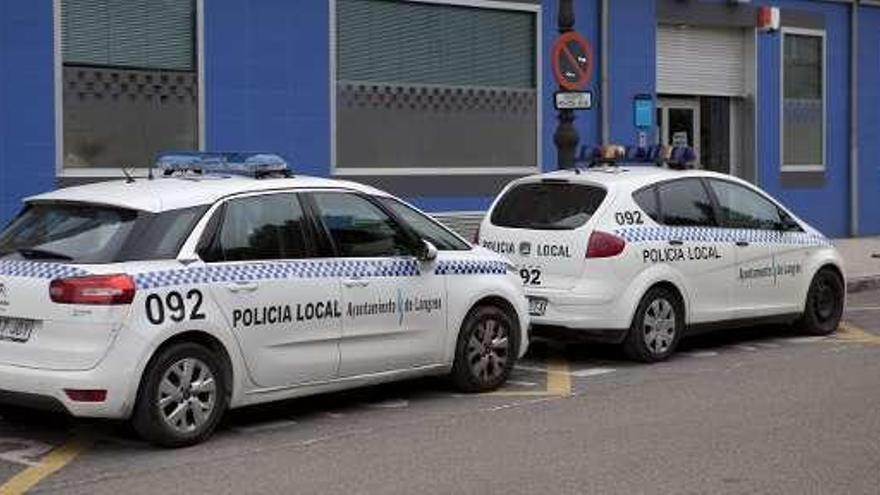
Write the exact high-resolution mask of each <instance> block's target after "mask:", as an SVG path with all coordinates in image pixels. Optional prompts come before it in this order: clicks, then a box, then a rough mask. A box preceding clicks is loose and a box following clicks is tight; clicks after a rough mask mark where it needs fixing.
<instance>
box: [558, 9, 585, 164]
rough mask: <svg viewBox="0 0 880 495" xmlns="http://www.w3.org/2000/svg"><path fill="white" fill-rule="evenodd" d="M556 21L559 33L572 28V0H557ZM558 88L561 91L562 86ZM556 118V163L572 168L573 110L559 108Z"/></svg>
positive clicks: (574, 143) (574, 142)
mask: <svg viewBox="0 0 880 495" xmlns="http://www.w3.org/2000/svg"><path fill="white" fill-rule="evenodd" d="M557 22H558V24H559V34H564V33H567V32H569V31H573V30H574V0H559V16H558V18H557ZM559 89H560V91H562V90H563V89H564V88H562V87H560V88H559ZM557 118H558V119H559V124H558V125H557V126H556V132H555V133H554V134H553V142H554V143H556V165H557V166H558V167H559V168H560V169H567V168H573V167H574V160H575V151H576V150H577V145H578V141H579V140H580V136H578V132H577V129H575V127H574V110H560V111H559V115H558V117H557Z"/></svg>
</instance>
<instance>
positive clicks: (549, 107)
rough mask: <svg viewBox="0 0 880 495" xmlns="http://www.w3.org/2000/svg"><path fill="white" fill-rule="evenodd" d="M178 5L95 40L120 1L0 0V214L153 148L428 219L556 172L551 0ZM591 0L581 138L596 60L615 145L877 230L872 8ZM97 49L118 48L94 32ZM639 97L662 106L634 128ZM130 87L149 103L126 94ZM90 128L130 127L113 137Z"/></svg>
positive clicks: (879, 127) (593, 135)
mask: <svg viewBox="0 0 880 495" xmlns="http://www.w3.org/2000/svg"><path fill="white" fill-rule="evenodd" d="M176 2H178V0H166V1H164V2H147V1H146V0H143V1H142V0H135V1H133V2H130V5H135V4H137V5H139V6H140V7H139V8H142V9H147V10H142V11H137V12H134V11H133V13H128V14H127V15H129V14H130V16H131V17H132V19H144V18H146V19H147V20H149V19H151V18H150V17H149V16H150V15H155V16H157V17H156V18H155V19H156V22H155V23H154V24H155V26H158V27H155V28H151V27H150V25H151V23H150V22H141V23H135V21H131V22H132V24H131V26H133V27H132V28H130V29H129V28H126V26H125V25H123V26H121V27H122V28H126V29H121V28H120V26H116V27H114V26H110V27H109V28H107V32H108V33H117V34H114V35H113V36H118V35H119V34H118V33H119V32H121V31H122V32H126V31H127V32H131V29H135V28H137V29H140V28H141V27H142V26H141V24H146V27H145V28H143V29H148V30H149V31H148V32H145V33H144V34H142V35H138V36H134V37H135V38H138V39H140V38H143V40H144V41H142V43H141V44H140V45H137V46H135V44H136V43H137V42H138V40H137V39H136V40H135V41H131V40H130V39H128V38H125V39H121V40H120V41H118V42H115V41H114V40H111V42H110V43H105V41H106V39H103V38H102V39H100V40H97V41H96V40H93V39H91V38H89V36H92V35H94V33H96V32H97V31H100V29H104V28H106V27H107V26H108V23H112V22H116V21H113V19H117V18H119V17H120V16H115V17H114V16H110V17H109V18H108V19H110V20H106V19H105V20H104V21H101V22H103V24H101V25H100V26H97V25H91V24H88V23H89V22H93V21H92V19H95V18H97V17H100V16H97V17H96V15H95V12H99V13H100V12H104V11H105V10H107V9H113V8H120V7H119V6H118V5H116V6H114V4H118V3H119V2H113V1H111V0H4V1H2V2H0V220H2V221H6V220H8V219H9V218H10V217H11V216H12V215H14V214H15V212H16V211H17V210H18V208H19V207H20V201H21V199H22V198H23V197H26V196H28V195H29V194H33V193H36V192H40V191H44V190H47V189H50V188H53V187H63V186H65V185H69V184H75V183H79V182H82V181H91V180H99V179H104V178H108V177H118V176H119V175H120V173H121V172H120V171H119V169H118V166H122V165H128V166H131V167H133V168H137V169H142V168H143V167H144V166H145V164H144V163H143V161H144V160H145V159H143V158H141V157H144V156H150V155H151V154H152V153H155V152H157V151H159V149H156V148H159V147H176V148H180V147H201V148H202V149H207V150H270V151H277V152H281V153H283V154H285V155H286V156H287V157H288V158H289V159H290V161H291V162H292V163H293V164H294V167H295V168H296V169H297V171H298V172H299V173H303V174H309V175H319V176H336V177H344V178H348V179H352V180H357V181H363V182H368V183H372V184H375V185H377V186H379V187H382V188H384V189H387V190H390V191H391V192H393V193H396V194H399V195H401V196H403V197H405V198H408V199H409V200H411V201H412V202H414V203H415V204H417V205H418V206H420V207H422V208H424V209H426V210H428V211H432V212H437V213H443V214H461V213H469V212H470V213H473V212H479V211H482V210H485V209H486V208H487V207H488V205H489V204H490V202H491V200H492V198H493V197H494V195H495V194H496V193H497V192H498V190H499V189H500V187H501V186H502V185H503V184H504V183H506V181H508V180H510V179H513V178H515V177H518V176H521V175H524V174H526V173H530V172H533V171H536V170H552V169H555V168H556V149H555V145H554V141H553V133H554V131H555V128H556V111H555V109H554V107H553V93H554V91H556V89H557V87H556V83H555V81H554V75H553V72H552V69H551V63H550V51H551V47H552V44H553V42H554V40H555V39H556V37H557V36H558V32H557V17H558V10H557V9H558V0H545V1H534V2H530V1H523V0H520V1H510V0H504V1H494V0H455V1H452V0H449V1H444V0H436V1H435V0H431V1H428V2H421V1H419V2H408V1H390V0H309V1H296V2H293V1H289V0H180V1H179V2H178V3H180V4H183V5H188V4H191V5H192V8H191V9H190V8H188V7H187V8H184V9H183V10H180V11H179V13H180V15H181V17H180V19H181V22H180V23H179V25H181V26H190V25H191V31H190V32H189V33H188V34H186V36H189V38H186V37H185V36H184V38H179V37H178V35H177V34H176V31H175V29H177V28H176V27H175V26H176V25H175V24H173V23H171V22H170V21H169V22H164V21H163V19H164V17H163V16H161V15H160V14H161V13H159V14H157V13H155V12H153V13H150V12H148V10H149V9H154V8H155V7H154V5H165V6H166V7H164V8H171V7H168V6H169V5H172V4H176ZM602 3H603V2H601V0H575V1H574V4H575V17H576V24H575V29H576V30H577V31H579V32H581V33H582V34H583V35H584V37H585V38H586V39H587V40H589V41H590V43H591V45H592V49H593V54H594V57H593V66H594V68H595V70H594V71H593V77H592V79H591V81H590V82H589V86H588V88H587V89H589V90H591V91H592V92H593V95H594V105H593V108H592V109H590V110H583V111H578V112H577V119H576V121H575V125H576V128H577V131H578V133H579V136H580V140H581V143H582V144H597V143H599V142H600V141H601V139H602V134H603V129H602V125H603V119H602V111H603V109H602V107H601V102H602V101H603V98H602V90H603V85H602V78H603V76H604V78H605V79H606V84H605V86H604V88H605V90H606V94H605V95H604V96H605V98H604V101H607V108H606V109H605V111H606V112H607V123H608V128H607V129H606V132H607V134H608V136H609V138H610V140H611V141H612V142H616V143H621V144H634V143H637V142H640V141H641V142H662V143H677V142H683V141H687V142H688V143H689V144H693V145H696V146H697V147H700V145H702V150H701V157H702V160H703V161H704V165H705V166H706V167H707V168H717V169H719V170H721V171H724V172H729V173H733V174H736V175H740V176H743V177H744V178H747V179H748V180H751V181H753V182H755V183H757V184H758V185H759V186H760V187H762V188H764V189H765V190H767V191H768V192H769V193H771V194H772V195H774V196H776V197H778V198H780V199H781V200H782V201H783V202H784V203H786V204H787V205H789V206H790V207H791V208H792V209H793V210H795V211H796V212H797V213H798V214H799V215H800V216H802V217H803V218H804V219H806V220H807V221H809V222H811V223H813V224H814V225H816V226H818V227H819V228H821V229H822V230H823V231H824V232H825V233H827V234H828V235H830V236H835V237H844V236H848V235H852V234H856V235H880V214H878V213H877V212H878V211H880V162H878V160H877V157H878V156H880V139H878V137H880V57H878V55H877V54H878V53H880V3H878V2H873V1H866V0H862V1H861V2H848V1H824V0H772V1H771V0H766V1H765V0H754V1H752V2H748V1H745V2H720V1H714V2H713V1H708V0H707V1H698V0H690V1H677V0H676V1H672V0H669V1H666V0H613V1H609V2H607V4H608V5H609V7H608V9H609V10H608V12H605V13H604V14H605V15H603V12H602ZM761 7H775V8H777V9H778V10H776V11H775V12H776V13H778V14H779V16H780V18H781V21H780V24H779V26H778V29H775V28H772V27H773V26H771V29H759V28H758V26H757V19H758V17H759V15H758V14H759V11H760V10H761ZM395 9H397V10H395ZM431 9H433V10H431ZM80 10H81V11H82V12H84V13H82V12H80ZM854 11H855V12H854ZM145 12H146V13H145ZM80 14H82V15H80ZM86 14H87V15H86ZM187 16H188V17H187ZM167 17H169V18H172V17H174V16H173V15H169V16H167ZM603 17H604V18H607V38H608V43H607V46H604V47H603V46H602V45H601V39H602V22H603V21H602V19H603ZM187 19H189V20H191V21H192V22H191V24H188V22H189V21H187ZM854 21H855V24H857V26H856V28H857V30H856V33H855V34H856V36H854V32H853V27H854ZM95 22H97V21H95ZM96 26H97V27H96ZM411 26H415V27H414V28H413V29H412V31H413V32H411V33H410V32H409V31H408V30H409V27H411ZM499 33H500V34H499ZM108 36H110V35H108ZM444 37H446V38H444ZM471 37H472V39H471ZM129 38H131V37H129ZM447 38H448V39H447ZM464 38H467V39H464ZM168 40H171V41H168ZM468 40H470V41H468ZM853 42H855V45H853ZM108 44H109V45H118V46H119V47H120V48H119V49H118V50H116V53H114V52H113V48H112V47H111V48H110V50H109V52H108V53H105V52H106V49H105V48H101V49H102V50H105V52H100V51H99V50H98V48H96V47H98V46H106V45H108ZM438 47H439V48H438ZM462 47H466V49H467V51H466V52H462V53H459V52H461V51H462V50H465V48H462ZM154 49H155V50H157V51H158V52H160V53H152V50H154ZM126 50H128V51H126ZM163 50H164V51H163ZM383 50H384V51H383ZM432 50H433V51H432ZM713 50H714V51H713ZM603 53H604V54H605V55H606V56H607V60H605V64H604V65H607V69H608V70H607V72H606V73H605V74H603V73H602V71H601V67H602V66H603V64H602V60H601V57H602V54H603ZM429 55H430V56H429ZM398 58H399V59H400V60H397V59H398ZM392 59H393V60H395V61H394V62H393V63H392V62H390V60H392ZM854 61H855V63H856V66H855V67H854V66H853V62H854ZM468 64H471V65H468ZM715 64H717V66H716V65H715ZM482 67H486V68H487V70H486V74H482V73H481V72H482V70H481V68H482ZM853 69H855V70H853ZM150 71H153V72H150ZM530 71H531V72H530ZM853 75H855V76H856V79H855V80H853ZM190 76H191V79H186V80H184V77H190ZM152 78H156V79H155V80H154V79H152ZM371 79H372V80H371ZM376 79H378V80H376ZM390 79H394V80H390ZM159 80H161V82H158V81H159ZM125 81H130V84H128V83H126V82H125ZM145 81H146V82H145ZM153 83H155V84H153ZM96 85H97V86H98V87H101V88H105V89H102V90H101V91H104V93H100V92H99V91H98V90H95V89H94V87H95V86H96ZM160 86H162V87H161V88H160ZM151 87H155V89H151ZM853 88H855V90H856V93H853V92H852V89H853ZM644 95H649V96H650V97H651V99H652V100H653V103H654V105H655V107H656V112H655V115H656V118H655V122H654V123H653V124H652V125H651V126H650V127H645V128H640V127H637V126H636V122H635V119H634V110H633V106H634V101H635V99H636V98H637V97H639V96H644ZM141 96H143V98H145V99H144V101H149V102H154V103H150V104H147V103H144V104H143V105H146V106H143V107H136V106H132V105H135V103H131V102H134V101H135V98H136V97H137V98H140V97H141ZM77 98H78V99H77ZM89 98H91V99H89ZM126 101H128V103H126ZM160 101H161V103H159V102H160ZM89 102H96V103H89ZM175 102H177V103H175ZM138 104H140V103H138ZM125 105H128V106H125ZM175 105H176V106H175ZM854 105H855V107H854ZM123 107H124V109H126V110H124V111H125V112H128V114H126V115H123V116H119V117H117V113H115V112H117V109H118V108H123ZM137 108H144V109H147V110H145V111H136V110H133V109H137ZM511 108H515V111H514V110H511ZM854 109H855V111H856V112H857V115H854V114H853V113H852V112H853V111H854ZM151 112H153V113H151ZM129 114H130V115H129ZM854 116H855V117H856V118H855V119H853V117H854ZM481 119H482V120H481ZM143 121H146V122H147V123H144V124H143V125H141V122H143ZM175 126H177V127H175ZM187 126H190V127H187ZM169 129H171V130H169ZM181 129H182V130H181ZM853 131H855V134H854V133H853ZM90 132H95V133H99V134H101V133H103V134H101V135H102V136H104V138H106V136H112V135H113V134H112V132H124V133H127V134H129V135H144V136H146V137H144V138H143V139H140V140H133V141H131V142H130V143H129V142H127V141H126V142H125V145H124V147H125V148H126V149H124V150H118V151H113V150H112V149H111V148H113V145H111V144H108V143H106V142H104V141H102V139H104V138H100V139H99V138H91V137H90V135H89V133H90ZM154 132H155V133H158V134H160V135H161V134H162V132H165V133H166V134H165V135H161V136H160V137H159V138H155V139H153V138H151V137H150V136H149V134H151V133H154ZM117 135H121V134H117ZM469 136H473V139H471V138H470V137H469ZM786 137H787V138H788V139H786ZM786 141H787V143H786ZM459 142H461V143H462V144H461V146H458V145H457V144H456V143H459ZM438 143H440V144H438ZM853 144H855V145H857V147H858V153H857V156H858V162H857V163H856V164H853V163H852V157H853V156H854V155H853V153H852V152H851V151H852V145H853ZM132 150H136V151H137V153H134V152H133V151H132ZM420 150H430V151H429V152H425V153H424V154H426V155H431V156H428V157H425V156H421V155H420V154H419V153H420ZM102 153H103V155H102ZM114 153H115V154H114ZM131 153H134V154H131ZM102 156H104V157H105V158H96V157H102ZM106 157H123V158H119V160H122V161H124V162H125V163H115V164H114V163H112V162H113V161H114V160H113V159H112V158H106ZM100 160H105V161H103V162H101V161H100ZM386 162H387V164H388V165H387V166H386V165H385V163H386ZM409 162H412V166H409V165H408V163H409ZM853 174H857V176H856V177H857V180H854V176H853ZM854 186H855V187H854ZM854 198H855V199H854ZM852 205H856V206H857V208H856V209H855V210H853V208H852Z"/></svg>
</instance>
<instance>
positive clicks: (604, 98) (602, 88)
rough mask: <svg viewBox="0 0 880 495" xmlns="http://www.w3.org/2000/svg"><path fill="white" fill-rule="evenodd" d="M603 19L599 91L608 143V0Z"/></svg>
mask: <svg viewBox="0 0 880 495" xmlns="http://www.w3.org/2000/svg"><path fill="white" fill-rule="evenodd" d="M601 8H602V19H601V21H600V26H599V29H600V31H601V32H602V33H601V37H602V40H601V43H602V48H601V53H602V54H601V55H600V57H601V59H602V61H601V63H600V69H599V70H600V72H602V75H601V76H600V77H601V82H600V85H599V93H600V95H601V103H600V105H601V106H602V144H603V145H607V144H609V143H610V141H611V123H610V120H609V119H610V117H611V112H610V111H611V109H610V108H608V106H609V101H610V100H611V98H610V97H611V95H610V94H609V91H610V90H609V84H608V62H609V60H608V53H609V51H610V50H609V47H608V23H609V20H610V18H611V12H610V7H609V5H608V0H602V7H601Z"/></svg>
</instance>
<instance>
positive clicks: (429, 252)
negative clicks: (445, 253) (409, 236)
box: [419, 240, 438, 261]
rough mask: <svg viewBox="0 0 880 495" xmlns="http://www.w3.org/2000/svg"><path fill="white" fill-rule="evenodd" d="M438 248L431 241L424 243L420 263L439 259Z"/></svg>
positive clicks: (420, 253)
mask: <svg viewBox="0 0 880 495" xmlns="http://www.w3.org/2000/svg"><path fill="white" fill-rule="evenodd" d="M437 253H438V251H437V246H435V245H433V244H432V243H430V242H429V241H425V240H423V241H422V249H421V250H420V251H419V261H434V260H436V259H437Z"/></svg>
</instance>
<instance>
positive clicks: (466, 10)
mask: <svg viewBox="0 0 880 495" xmlns="http://www.w3.org/2000/svg"><path fill="white" fill-rule="evenodd" d="M449 3H453V2H399V1H388V0H336V1H335V4H336V32H335V36H336V47H337V48H336V61H335V62H336V64H335V65H336V81H335V83H336V88H335V90H336V109H335V111H336V127H337V129H336V136H337V141H336V162H337V163H336V166H337V167H339V168H358V169H364V168H383V169H389V168H390V169H412V168H453V167H454V168H486V167H536V166H537V164H538V153H539V149H538V112H539V111H540V108H541V105H540V99H539V95H538V92H537V83H538V77H537V73H538V72H537V71H538V70H539V69H540V68H539V67H538V64H537V49H539V47H540V45H539V40H538V32H537V24H538V22H536V21H539V19H537V17H538V13H537V9H535V10H525V9H507V8H504V6H503V5H499V6H498V7H492V8H484V7H483V6H480V7H473V6H465V5H448V4H449ZM458 3H461V2H458ZM498 3H499V4H501V3H502V2H498ZM530 3H531V2H530ZM521 5H526V4H525V3H522V4H521Z"/></svg>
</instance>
